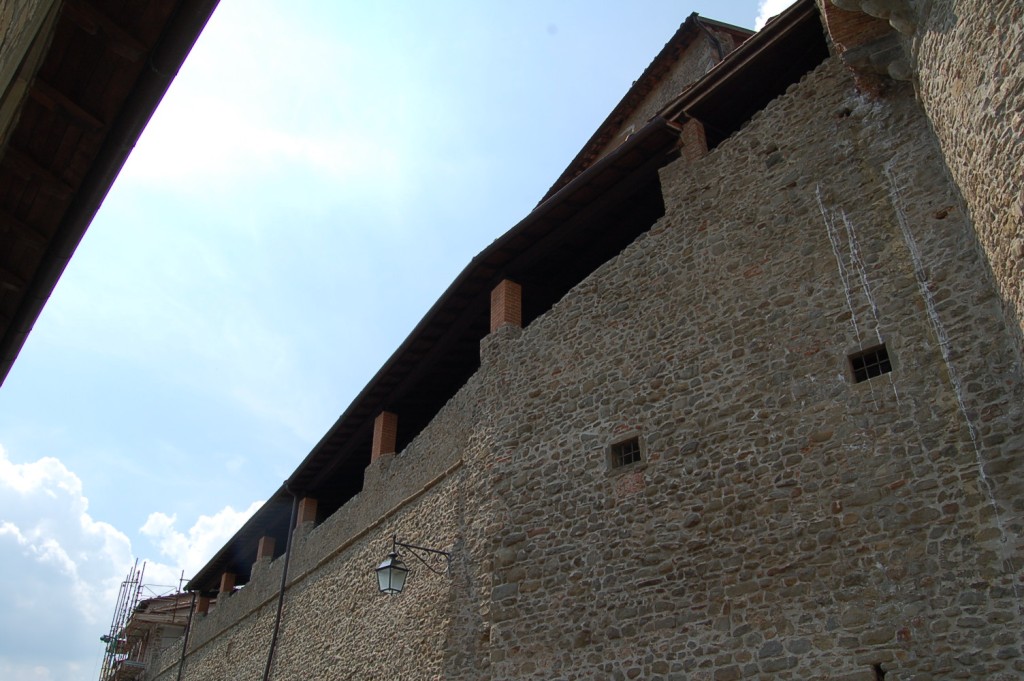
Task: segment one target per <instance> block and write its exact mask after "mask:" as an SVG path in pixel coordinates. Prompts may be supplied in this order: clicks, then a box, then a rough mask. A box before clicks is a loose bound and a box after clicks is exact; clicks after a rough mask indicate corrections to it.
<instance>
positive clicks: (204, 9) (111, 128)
mask: <svg viewBox="0 0 1024 681" xmlns="http://www.w3.org/2000/svg"><path fill="white" fill-rule="evenodd" d="M216 6H217V0H150V1H148V2H136V1H135V0H59V1H57V2H55V3H54V4H53V6H52V8H51V11H50V13H49V15H48V16H47V18H46V19H45V21H44V22H43V28H42V29H41V30H40V31H39V32H38V34H37V35H36V37H35V39H34V42H33V44H32V45H31V47H30V48H29V51H28V53H27V56H26V58H25V60H24V61H23V62H22V63H21V65H20V67H19V71H18V73H17V75H16V78H15V81H12V82H19V83H25V84H27V89H26V90H25V93H24V95H23V96H21V98H20V102H13V103H12V102H11V100H10V98H11V97H16V96H18V94H17V92H16V91H15V90H14V89H13V88H11V89H9V90H8V91H7V92H4V93H0V94H2V95H3V96H4V98H5V100H4V104H5V106H8V105H14V106H16V107H17V109H16V110H15V112H14V116H13V120H12V122H11V125H10V127H9V128H8V129H7V130H8V134H7V136H6V138H5V139H4V141H3V146H2V148H0V383H2V382H3V380H4V379H5V378H6V377H7V374H8V373H9V371H10V369H11V366H12V365H13V363H14V361H15V359H16V358H17V356H18V353H19V351H20V350H21V348H22V346H23V345H24V343H25V340H26V338H27V336H28V333H29V331H31V329H32V326H33V325H34V323H35V321H36V319H37V318H38V316H39V314H40V312H41V311H42V309H43V305H44V304H45V303H46V300H47V299H48V298H49V296H50V293H51V292H52V291H53V288H54V286H56V284H57V280H58V279H59V278H60V276H61V273H63V271H64V268H65V267H66V266H67V263H68V260H69V259H70V258H71V255H72V254H73V253H74V251H75V248H76V247H77V246H78V244H79V242H80V241H81V239H82V236H83V235H84V234H85V231H86V229H87V228H88V226H89V223H90V222H91V221H92V219H93V216H94V215H95V214H96V211H97V210H99V207H100V205H101V204H102V202H103V199H104V197H105V196H106V194H107V192H108V191H109V189H110V187H111V185H112V184H113V182H114V179H115V178H116V177H117V174H118V172H120V170H121V167H122V166H123V165H124V162H125V160H126V159H127V157H128V154H129V153H130V152H131V150H132V148H133V147H134V146H135V142H136V140H137V139H138V138H139V135H141V134H142V130H143V129H144V128H145V126H146V123H147V122H148V121H149V119H150V116H152V114H153V111H154V110H155V109H156V107H157V105H158V104H159V103H160V100H161V99H162V98H163V95H164V93H165V92H166V91H167V88H168V87H169V86H170V84H171V81H172V80H173V79H174V77H175V75H176V74H177V72H178V69H179V68H180V67H181V64H182V62H183V61H184V60H185V57H186V56H187V55H188V53H189V51H190V50H191V48H192V45H193V44H194V43H195V41H196V39H197V38H198V36H199V33H200V32H201V31H202V29H203V27H204V26H205V25H206V22H207V20H208V19H209V17H210V15H211V14H212V13H213V10H214V8H215V7H216Z"/></svg>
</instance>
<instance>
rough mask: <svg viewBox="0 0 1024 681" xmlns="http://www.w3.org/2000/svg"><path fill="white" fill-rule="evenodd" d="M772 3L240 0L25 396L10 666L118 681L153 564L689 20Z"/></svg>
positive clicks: (368, 366)
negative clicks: (137, 572)
mask: <svg viewBox="0 0 1024 681" xmlns="http://www.w3.org/2000/svg"><path fill="white" fill-rule="evenodd" d="M761 4H762V3H761V2H759V1H758V0H736V1H729V0H720V1H717V2H716V1H714V0H708V1H704V2H696V1H693V0H636V1H632V2H629V3H625V2H622V3H611V2H607V3H593V2H583V1H582V0H564V1H561V0H560V1H554V0H547V1H545V2H538V1H533V0H526V1H521V2H516V3H477V2H472V3H471V2H468V1H463V2H443V1H441V2H432V3H421V2H419V3H418V2H411V1H404V2H403V1H397V2H391V3H333V2H327V1H326V0H322V1H320V2H315V1H313V0H303V1H297V2H289V3H283V2H277V3H272V2H268V1H265V0H245V2H242V0H222V1H221V4H220V7H219V8H218V10H217V12H216V13H215V15H214V17H213V19H212V20H211V22H210V24H209V25H208V27H207V29H206V31H205V32H204V34H203V35H202V37H201V38H200V40H199V42H198V43H197V45H196V47H195V48H194V50H193V52H192V54H191V55H190V57H189V59H188V61H187V62H186V64H185V66H184V67H183V69H182V71H181V72H180V73H179V75H178V78H177V80H176V81H175V83H174V85H172V87H171V90H170V92H169V93H168V95H167V96H166V98H165V99H164V102H163V103H162V105H161V107H160V109H159V110H158V111H157V114H156V115H155V116H154V118H153V120H152V121H151V123H150V125H149V127H148V128H147V130H146V132H145V133H144V135H143V137H142V139H141V140H140V142H139V144H138V146H137V147H136V149H135V151H134V152H133V154H132V156H131V158H130V159H129V161H128V163H127V164H126V166H125V168H124V170H123V171H122V173H121V176H120V177H119V179H118V180H117V182H116V184H115V186H114V188H113V190H112V191H111V193H110V194H109V196H108V198H107V200H106V201H105V203H104V205H103V207H102V209H101V210H100V212H99V214H98V215H97V216H96V219H95V220H94V221H93V224H92V226H91V227H90V228H89V231H88V233H87V234H86V236H85V238H84V240H83V242H82V244H81V246H80V247H79V248H78V251H77V252H76V254H75V256H74V258H73V259H72V261H71V264H70V265H69V267H68V268H67V270H66V271H65V273H64V276H63V277H62V279H61V281H60V283H59V284H58V285H57V288H56V290H55V291H54V293H53V295H52V297H51V299H50V301H49V303H48V304H47V306H46V308H45V310H44V311H43V314H42V315H41V316H40V318H39V320H38V322H37V324H36V327H35V329H34V330H33V332H32V334H31V336H30V337H29V340H28V342H27V343H26V345H25V347H24V349H23V350H22V352H21V355H20V357H19V359H18V360H17V362H16V363H15V365H14V367H13V369H12V371H11V373H10V374H9V376H8V378H7V380H6V382H5V383H4V385H3V386H2V387H0V551H2V552H3V555H4V556H5V560H4V561H3V564H2V565H0V575H2V577H3V578H5V581H6V583H8V584H11V585H16V588H15V589H14V595H13V597H12V598H11V599H10V601H9V604H8V607H7V609H6V611H5V614H4V615H3V617H2V618H0V678H4V679H11V680H13V681H20V680H21V679H31V680H33V681H42V680H49V679H54V680H56V679H61V680H70V681H78V680H79V679H82V680H85V679H95V678H96V677H97V676H98V669H99V663H100V659H101V657H102V644H101V643H100V642H99V636H100V635H101V634H103V633H104V632H105V631H106V629H107V627H108V626H109V622H110V616H111V614H112V611H113V606H114V601H115V598H116V591H117V587H118V584H119V583H120V580H121V579H122V578H123V577H124V575H125V573H126V572H127V570H128V569H129V567H131V565H132V562H133V561H134V559H135V558H141V559H142V560H144V561H147V568H146V570H147V576H148V579H147V582H151V583H152V584H154V585H167V586H174V585H176V583H177V579H178V577H179V576H180V575H181V574H182V573H183V572H184V574H185V576H186V577H189V576H191V574H192V572H194V571H195V570H197V569H198V568H199V567H201V566H202V565H203V564H204V563H205V562H206V560H208V559H209V558H210V557H211V556H212V554H213V553H214V552H215V551H216V550H217V549H218V548H219V547H220V546H221V545H222V543H223V542H224V541H225V540H226V539H227V538H228V537H230V536H231V534H232V533H233V532H234V531H235V530H236V529H237V528H238V527H239V526H240V524H241V523H242V522H244V520H245V518H247V517H248V514H250V513H251V512H252V511H253V510H254V509H255V508H257V507H258V505H259V504H260V503H261V502H262V500H263V499H264V498H266V496H267V495H269V494H270V493H271V492H273V491H274V490H275V489H277V487H278V486H279V485H280V484H281V482H282V481H283V480H284V479H285V478H286V477H287V476H288V475H289V474H290V473H291V471H292V470H293V469H294V467H295V466H296V465H297V464H298V463H299V462H300V461H301V460H302V459H303V458H304V457H305V455H306V454H307V453H308V452H309V450H310V448H311V447H312V446H313V444H315V443H316V441H317V440H319V438H320V437H321V436H322V435H323V433H324V432H325V431H326V430H327V429H328V428H329V427H330V425H331V424H332V423H333V422H334V421H335V419H337V417H338V415H340V414H341V412H342V411H344V409H345V408H346V407H347V406H348V404H349V402H350V401H351V400H352V399H353V398H354V397H355V396H356V394H357V393H358V392H359V390H360V389H361V388H362V387H363V386H364V385H365V384H366V382H367V381H368V380H369V379H370V377H371V376H372V375H373V374H374V373H375V372H376V371H377V369H378V368H379V367H380V366H381V365H382V364H383V362H384V361H385V360H386V359H387V357H388V356H389V355H390V354H391V353H392V352H393V351H394V349H395V348H396V347H397V346H398V345H399V344H400V343H401V341H402V340H403V339H404V338H405V337H406V335H407V334H408V333H409V332H410V331H411V330H412V328H413V327H414V326H415V324H416V323H417V322H418V321H419V319H420V318H421V317H422V315H423V314H424V313H425V312H426V311H427V309H428V308H429V307H430V305H431V304H432V303H433V302H434V300H436V299H437V297H438V296H439V295H440V294H441V293H442V292H443V291H444V289H445V288H446V287H447V286H448V284H449V283H450V282H451V281H452V280H453V279H454V277H455V276H456V274H458V272H459V271H460V270H461V269H462V268H463V267H464V266H465V265H466V264H467V263H468V262H469V260H470V259H471V258H472V257H473V256H474V255H476V254H477V253H478V252H480V251H481V250H482V249H483V248H484V247H485V246H486V245H487V244H488V243H490V242H491V241H492V240H493V239H494V238H496V237H497V236H499V235H500V234H501V233H503V232H504V231H506V230H507V229H509V228H510V227H511V226H512V225H514V224H515V223H516V222H518V221H519V220H520V219H521V218H522V217H524V216H525V215H526V214H527V213H528V212H529V211H530V209H531V208H532V207H533V206H534V205H535V204H536V203H537V201H538V200H539V199H540V197H541V196H542V195H543V194H544V192H545V191H546V190H547V189H548V187H549V186H550V185H551V184H552V183H553V182H554V180H555V179H556V178H557V177H558V175H559V174H560V172H561V171H562V169H563V168H564V167H565V166H566V165H567V164H568V163H569V161H571V160H572V158H573V156H575V154H576V152H577V151H578V150H579V149H580V147H581V146H582V145H583V144H584V142H585V141H586V140H587V139H588V138H589V136H590V134H591V133H592V132H593V131H594V130H595V129H596V127H597V126H598V125H599V124H600V123H601V121H602V120H603V119H604V117H605V116H606V115H607V114H608V112H609V111H610V110H611V109H612V107H613V106H614V105H615V104H616V103H617V102H618V100H619V99H620V98H621V97H622V95H623V94H625V92H626V90H627V89H628V88H629V86H630V84H631V83H632V81H633V80H635V79H636V78H637V77H638V76H639V75H640V73H641V72H642V71H643V69H644V68H645V67H646V66H647V64H648V63H649V62H650V60H651V59H652V58H653V57H654V56H655V55H656V54H657V52H658V51H659V50H660V49H661V47H662V45H664V43H665V42H666V41H667V40H668V39H669V38H670V37H671V36H672V34H673V33H674V32H675V30H676V29H677V28H678V26H679V24H680V23H681V22H682V21H683V20H684V19H685V18H686V16H687V15H689V14H690V13H691V12H693V11H696V12H699V13H700V14H702V15H703V16H706V17H710V18H713V19H718V20H721V21H725V22H728V23H733V24H737V25H740V26H746V27H753V26H754V25H755V21H756V20H757V18H758V16H759V12H761V11H762V7H760V5H761ZM771 4H772V5H773V6H770V7H768V8H767V10H766V11H767V12H769V13H772V14H773V13H777V12H778V11H780V10H781V9H782V8H784V7H785V6H786V5H788V4H789V3H788V0H781V1H780V2H777V3H771ZM154 588H156V586H155V587H154Z"/></svg>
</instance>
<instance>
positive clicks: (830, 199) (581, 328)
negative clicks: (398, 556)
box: [151, 59, 1024, 681]
mask: <svg viewBox="0 0 1024 681" xmlns="http://www.w3.org/2000/svg"><path fill="white" fill-rule="evenodd" d="M661 179H662V186H663V190H664V195H665V202H666V215H665V217H664V218H663V219H661V220H660V221H659V222H658V223H657V224H656V225H655V226H654V227H653V228H652V229H651V230H650V231H649V232H648V233H646V234H645V235H643V236H641V237H640V238H639V239H637V241H636V242H634V243H633V244H632V245H631V246H629V247H628V248H627V249H625V251H623V253H621V254H620V255H619V256H618V257H616V258H615V259H613V260H612V261H610V262H608V263H606V264H605V265H603V266H602V267H601V268H599V269H598V270H597V271H596V272H594V273H593V274H592V275H591V276H590V277H588V278H587V279H585V280H584V281H583V282H582V283H581V284H579V285H578V286H577V287H575V288H574V289H573V290H572V291H571V292H570V293H569V294H567V295H566V296H565V298H563V299H562V300H561V301H560V302H559V303H557V304H556V305H555V307H554V308H552V310H550V311H549V312H548V313H547V314H545V315H543V316H541V317H539V318H538V319H536V320H535V321H534V322H533V323H532V324H531V325H530V326H529V327H528V328H526V329H522V330H519V329H515V328H509V327H506V328H503V329H500V330H499V331H497V332H496V333H494V334H492V335H491V336H489V337H488V338H486V339H485V340H484V342H483V344H482V346H481V368H480V370H479V371H478V372H477V373H476V374H475V375H474V376H473V377H472V378H471V379H470V381H469V382H468V383H467V384H466V385H465V386H464V387H463V388H462V389H461V390H460V392H459V393H458V394H457V395H456V396H455V397H453V399H452V400H451V401H450V402H449V404H448V405H446V407H445V408H444V410H443V411H442V412H441V413H440V414H439V415H438V417H437V418H435V420H434V421H433V422H432V423H431V424H430V425H429V426H428V427H427V429H425V430H424V431H423V432H422V433H420V434H419V435H418V436H417V438H416V439H415V440H414V441H413V443H412V444H411V445H410V446H409V447H408V448H407V449H406V450H405V451H404V452H402V453H400V454H398V455H397V456H394V457H385V458H384V459H382V460H380V461H378V462H376V463H375V464H373V467H371V470H370V471H368V474H367V477H366V481H367V482H366V488H365V489H364V491H363V492H362V493H361V494H360V495H358V496H357V497H356V498H354V499H353V500H351V501H350V502H349V503H348V504H347V505H346V506H345V507H343V508H342V509H341V510H340V511H339V512H338V513H336V514H335V515H334V516H332V517H331V518H329V519H328V520H327V521H325V522H324V523H323V524H322V525H320V526H319V527H316V528H303V530H302V531H301V532H300V533H299V535H300V538H299V540H298V542H297V545H296V547H295V559H294V561H293V567H292V570H291V571H290V574H291V578H290V584H289V588H288V591H287V598H286V603H285V610H284V617H283V620H282V628H281V638H280V643H279V645H278V648H277V652H276V656H277V657H276V665H275V670H274V674H273V675H272V677H271V678H273V679H347V678H353V679H383V678H406V679H441V678H443V679H457V680H460V681H462V680H465V681H469V680H470V679H473V680H479V679H518V680H527V679H534V680H537V681H539V680H541V679H545V680H547V679H555V678H557V679H565V680H566V681H581V680H583V679H595V678H610V679H634V678H643V679H650V680H653V681H659V680H660V681H670V680H671V681H679V680H682V679H688V680H694V679H697V680H702V679H707V680H709V681H710V680H714V681H730V680H733V679H740V678H758V679H807V678H814V679H837V680H843V681H871V680H874V679H878V678H881V676H882V675H883V674H884V676H885V679H886V680H887V681H905V680H909V679H914V680H915V681H928V680H929V679H949V678H988V679H1016V678H1020V677H1021V675H1022V674H1024V658H1022V648H1021V644H1022V641H1021V632H1022V631H1024V622H1022V617H1021V612H1020V607H1021V602H1022V600H1021V596H1022V594H1021V592H1020V589H1021V586H1020V584H1021V581H1020V580H1021V579H1022V578H1024V573H1022V570H1021V558H1022V556H1021V539H1020V537H1021V529H1022V515H1024V485H1022V476H1021V466H1020V463H1019V453H1020V451H1021V450H1022V448H1024V414H1022V408H1024V407H1022V405H1024V399H1022V398H1024V382H1022V377H1021V373H1020V366H1019V364H1018V363H1017V361H1016V355H1015V345H1014V339H1013V334H1012V333H1011V332H1010V331H1008V330H1007V325H1006V322H1005V319H1004V316H1003V308H1002V302H1001V299H1000V297H999V295H998V294H997V292H996V291H995V290H994V288H993V286H992V285H991V278H990V277H988V276H987V269H986V267H987V265H986V262H985V260H984V258H983V256H982V254H981V252H980V251H979V249H978V248H977V247H976V244H977V241H976V239H975V236H974V231H973V227H972V225H971V222H970V219H969V215H968V214H967V212H965V210H963V209H962V208H961V202H960V200H959V195H958V193H957V188H956V186H955V185H954V184H952V183H951V182H950V179H949V175H948V173H947V171H946V168H945V165H944V162H943V157H942V154H941V151H940V146H939V144H938V143H937V142H936V139H935V136H934V135H933V134H932V132H931V129H930V127H929V124H928V120H927V119H926V118H925V115H924V112H923V111H922V109H921V107H920V105H919V104H918V101H917V99H916V98H915V95H914V92H913V90H912V88H911V86H910V85H909V84H908V85H895V84H894V85H893V86H892V87H891V88H890V89H889V91H888V92H887V93H886V95H885V96H884V97H881V98H866V97H864V96H862V95H861V94H859V93H858V91H857V89H856V87H855V82H854V77H853V74H852V73H851V72H850V71H849V70H848V69H847V68H845V66H844V65H843V64H842V63H841V62H840V61H839V60H838V59H831V60H829V61H827V62H826V63H824V64H823V65H822V66H821V67H819V68H818V69H817V70H815V71H814V72H812V73H811V74H808V75H807V76H806V77H805V78H804V79H803V80H802V81H801V82H800V83H798V84H796V85H794V86H792V87H791V88H790V89H789V90H788V91H787V93H786V94H785V95H784V96H782V97H780V98H779V99H777V100H776V101H774V102H772V103H771V104H770V105H769V106H768V107H767V108H766V109H765V110H764V111H762V112H761V113H759V114H758V115H757V116H755V117H754V119H753V120H751V121H750V122H749V123H748V124H747V125H746V126H745V127H744V128H743V129H742V130H741V131H739V132H738V133H736V134H734V135H733V136H732V137H731V138H729V139H728V140H726V141H725V142H723V143H722V144H720V145H719V146H718V147H716V149H715V150H713V151H712V152H711V153H710V154H708V155H707V156H705V157H704V158H702V159H700V160H696V161H686V160H679V161H676V162H674V163H673V164H671V165H669V166H668V167H666V168H665V169H664V170H663V171H662V175H661ZM529 295H530V292H529V289H528V288H527V289H526V290H525V291H524V296H527V297H528V296H529ZM881 342H884V343H885V344H886V347H887V349H888V352H889V355H890V357H891V359H892V363H893V367H894V369H893V371H892V372H891V373H889V374H884V375H881V376H878V377H876V378H873V379H870V380H868V381H865V382H861V383H855V382H854V381H853V379H852V376H851V372H850V367H849V363H848V360H847V357H848V355H849V354H850V353H851V352H855V351H857V350H860V349H863V348H867V347H870V346H873V345H876V344H878V343H881ZM630 436H635V437H638V438H639V442H640V445H641V449H642V455H643V459H642V460H641V461H639V462H636V463H633V464H629V465H626V466H623V467H621V468H612V467H611V466H610V463H609V449H610V446H611V445H613V444H615V443H617V442H620V441H621V440H622V439H623V438H626V437H630ZM395 532H397V533H398V534H399V535H400V536H401V537H402V538H404V539H406V540H408V541H411V542H413V543H422V544H426V545H431V546H439V547H452V550H453V556H454V558H453V564H452V573H451V575H450V576H448V577H443V578H442V577H438V576H436V575H431V574H429V573H427V572H425V571H423V570H420V571H418V572H417V573H416V574H415V575H414V576H413V577H412V578H411V581H410V584H409V586H408V588H407V590H406V592H405V593H403V594H402V595H401V596H398V597H390V598H386V597H383V596H379V595H378V594H376V590H375V587H374V584H373V575H372V568H373V567H374V566H375V565H376V564H377V563H379V562H380V561H381V560H382V559H383V558H384V555H385V553H386V550H387V546H388V544H387V541H388V538H389V537H390V536H391V535H392V533H395ZM281 562H282V560H281V559H280V558H279V559H278V560H277V561H275V562H274V563H272V564H269V565H261V566H259V570H258V574H257V575H256V576H255V577H254V579H253V580H252V582H250V584H249V585H248V586H246V587H245V588H244V589H242V590H240V591H238V592H237V593H236V594H235V595H233V596H231V597H230V598H228V599H225V601H224V603H222V604H221V605H219V606H218V608H217V610H216V611H214V612H213V613H211V614H210V615H209V616H208V617H206V618H204V619H202V620H201V621H199V622H198V623H197V624H196V626H195V628H194V633H193V639H192V642H191V643H190V647H189V648H190V653H189V655H188V658H187V661H186V667H185V675H184V678H186V679H193V680H196V681H198V680H199V679H204V680H205V679H235V678H245V679H254V678H260V675H261V673H262V669H263V664H264V663H265V660H266V652H267V646H268V644H269V640H270V632H271V629H272V625H273V617H274V612H275V608H276V600H275V598H276V588H277V584H278V581H279V579H280V569H281V566H280V563H281ZM413 567H415V565H413ZM178 654H180V648H178V649H177V650H172V651H169V652H168V654H167V655H165V657H164V658H163V661H162V663H161V665H160V670H159V671H160V673H159V674H156V675H155V678H159V679H161V680H162V681H166V680H168V679H173V678H176V673H177V668H176V666H175V665H176V663H177V655H178ZM151 678H153V676H151Z"/></svg>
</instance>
